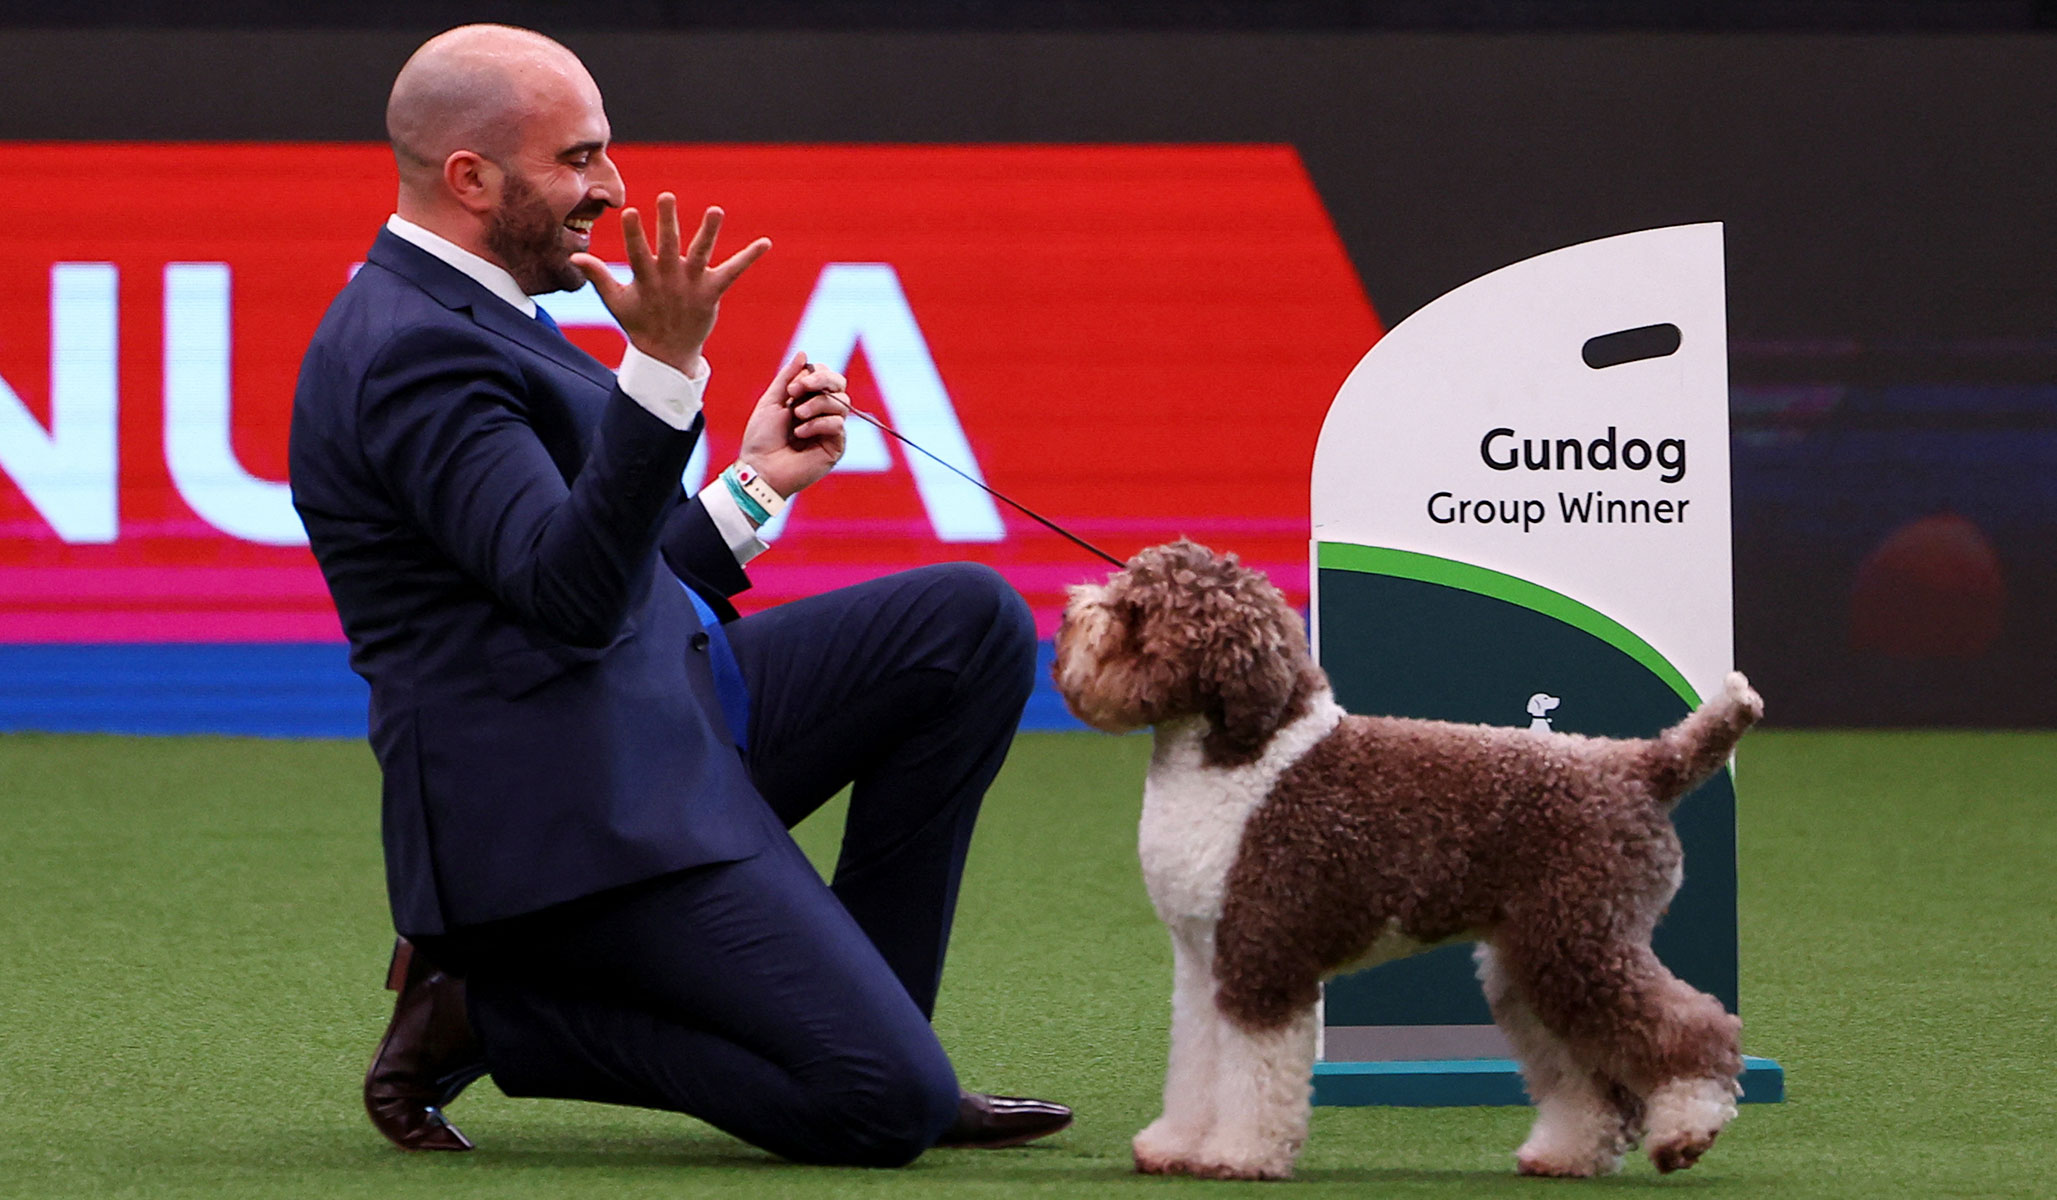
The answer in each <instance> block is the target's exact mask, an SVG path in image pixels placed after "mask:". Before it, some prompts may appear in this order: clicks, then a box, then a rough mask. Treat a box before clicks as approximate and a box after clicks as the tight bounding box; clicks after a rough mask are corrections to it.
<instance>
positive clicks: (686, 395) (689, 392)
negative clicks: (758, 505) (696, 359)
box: [614, 346, 741, 515]
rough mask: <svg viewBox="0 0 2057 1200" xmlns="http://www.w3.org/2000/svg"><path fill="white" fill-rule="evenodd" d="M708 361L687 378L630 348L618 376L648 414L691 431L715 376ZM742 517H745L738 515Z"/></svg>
mask: <svg viewBox="0 0 2057 1200" xmlns="http://www.w3.org/2000/svg"><path fill="white" fill-rule="evenodd" d="M712 373H713V371H712V368H710V367H709V366H708V365H707V360H706V359H705V358H702V359H701V360H700V374H699V375H698V376H697V377H695V376H690V375H687V374H686V373H685V372H683V371H681V370H679V369H678V368H677V367H674V366H672V365H671V364H670V363H666V362H659V361H658V360H657V359H654V358H651V357H650V356H649V355H647V354H645V353H643V352H642V351H641V350H638V349H636V348H635V347H634V346H630V347H629V348H628V350H627V352H625V353H624V354H623V355H622V356H621V369H620V370H618V371H616V372H615V373H614V378H615V381H616V382H618V383H620V384H621V390H622V392H623V394H625V395H627V396H628V398H629V399H631V400H633V401H635V402H636V403H637V404H639V405H641V406H642V407H643V409H644V411H646V412H648V413H649V414H650V415H651V416H653V417H656V418H657V419H658V420H660V421H662V422H664V423H665V424H666V425H669V426H671V427H672V428H673V429H679V430H684V429H690V428H692V425H693V418H694V417H697V416H699V415H700V396H701V394H702V393H703V392H705V391H706V390H707V377H708V376H709V375H710V374H712ZM738 515H741V514H738Z"/></svg>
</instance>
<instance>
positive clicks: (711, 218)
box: [686, 205, 722, 271]
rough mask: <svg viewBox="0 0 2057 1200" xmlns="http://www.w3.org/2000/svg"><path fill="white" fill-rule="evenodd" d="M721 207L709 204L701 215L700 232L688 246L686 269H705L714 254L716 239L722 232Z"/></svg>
mask: <svg viewBox="0 0 2057 1200" xmlns="http://www.w3.org/2000/svg"><path fill="white" fill-rule="evenodd" d="M721 217H722V212H721V209H720V208H718V207H715V206H713V205H709V206H708V208H707V211H706V212H704V213H702V214H701V215H700V232H698V233H696V234H694V235H693V244H692V245H690V246H688V247H686V269H687V270H690V271H704V270H706V269H707V260H708V259H709V258H712V257H713V256H714V239H715V238H716V237H717V236H718V235H719V234H720V233H721Z"/></svg>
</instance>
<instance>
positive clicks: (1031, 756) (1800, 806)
mask: <svg viewBox="0 0 2057 1200" xmlns="http://www.w3.org/2000/svg"><path fill="white" fill-rule="evenodd" d="M1148 749H1149V746H1148V742H1147V741H1146V740H1145V739H1143V738H1139V737H1131V738H1103V737H1099V736H1095V735H1084V734H1079V735H1071V734H1063V735H1033V736H1026V737H1024V738H1022V739H1021V741H1020V743H1019V744H1018V745H1017V747H1016V749H1015V752H1014V755H1013V758H1012V759H1011V761H1010V762H1009V764H1008V767H1007V770H1006V772H1005V774H1004V775H1003V776H1002V778H1001V781H1000V783H999V785H998V786H997V787H996V788H995V790H994V792H993V794H992V796H991V797H990V798H989V800H988V802H987V808H986V816H985V818H984V821H983V823H982V825H981V829H980V833H979V839H978V841H977V843H976V845H975V847H974V851H973V856H972V861H971V866H970V872H969V876H968V879H967V882H966V885H965V890H964V903H963V908H962V910H961V914H960V919H959V921H958V927H957V936H956V940H955V944H954V947H953V951H952V960H951V965H950V970H949V974H948V976H947V978H946V981H945V988H944V995H943V1001H942V1005H941V1010H940V1011H939V1013H938V1014H937V1025H938V1027H939V1029H940V1030H941V1032H942V1035H943V1038H944V1041H945V1043H946V1044H947V1045H948V1046H949V1047H950V1048H951V1050H952V1052H953V1054H954V1056H955V1058H956V1060H957V1063H958V1066H959V1070H960V1073H961V1074H962V1076H963V1078H964V1079H965V1081H966V1083H967V1084H969V1085H971V1086H974V1087H980V1088H988V1089H997V1090H1006V1091H1014V1092H1019V1093H1026V1094H1031V1095H1044V1096H1050V1097H1053V1098H1058V1099H1062V1100H1065V1101H1068V1102H1070V1103H1072V1104H1074V1105H1075V1106H1076V1107H1077V1108H1078V1110H1079V1114H1080V1115H1079V1122H1078V1124H1077V1125H1076V1126H1075V1127H1074V1128H1073V1129H1072V1130H1070V1131H1068V1132H1066V1133H1064V1134H1062V1135H1060V1136H1058V1137H1057V1138H1055V1139H1052V1140H1051V1141H1050V1142H1049V1143H1047V1144H1045V1145H1041V1146H1033V1147H1026V1148H1022V1149H1018V1150H1011V1151H999V1152H986V1153H979V1152H971V1151H955V1152H950V1151H938V1152H934V1153H931V1154H929V1155H927V1156H925V1157H924V1158H923V1159H921V1160H920V1162H918V1163H917V1164H916V1165H914V1166H913V1167H911V1168H909V1169H907V1170H904V1171H897V1172H874V1171H857V1170H825V1169H820V1168H804V1167H791V1166H787V1165H785V1164H782V1163H779V1162H777V1161H775V1160H773V1159H770V1158H768V1157H766V1156H764V1155H762V1154H759V1153H757V1152H756V1151H753V1150H751V1149H749V1148H748V1147H745V1146H742V1145H740V1144H738V1143H736V1142H734V1141H732V1140H730V1139H729V1138H727V1137H724V1136H722V1135H721V1134H718V1133H716V1132H714V1131H712V1130H710V1129H708V1128H707V1127H705V1126H702V1125H699V1124H698V1123H696V1122H693V1121H690V1120H687V1119H684V1118H680V1117H674V1116H668V1115H664V1114H657V1113H645V1112H636V1111H629V1110H621V1109H610V1108H604V1107H598V1106H591V1105H579V1104H569V1103H554V1102H545V1101H513V1100H508V1099H506V1098H504V1097H502V1096H500V1095H499V1094H498V1093H497V1092H496V1091H495V1090H494V1089H493V1087H492V1086H491V1085H490V1084H489V1083H482V1084H479V1085H477V1086H475V1087H474V1088H473V1089H472V1090H471V1091H470V1092H468V1093H467V1094H466V1095H465V1097H464V1098H463V1099H462V1100H460V1101H459V1102H458V1103H457V1104H456V1106H455V1107H454V1109H453V1114H454V1116H455V1117H456V1119H457V1120H458V1122H459V1123H460V1124H461V1125H462V1126H463V1127H464V1129H465V1130H466V1132H468V1133H470V1134H471V1135H472V1136H473V1137H474V1138H475V1139H476V1140H477V1141H478V1142H479V1143H480V1145H481V1147H482V1148H481V1149H480V1150H479V1151H478V1152H476V1153H473V1154H469V1155H444V1156H426V1155H404V1154H400V1153H398V1152H395V1151H393V1150H391V1149H389V1148H388V1147H387V1146H386V1145H385V1143H384V1142H382V1141H381V1140H380V1139H379V1138H378V1137H377V1136H376V1135H375V1134H374V1133H373V1132H372V1130H371V1128H370V1126H369V1125H368V1124H366V1122H365V1120H364V1117H363V1114H362V1112H361V1110H360V1109H359V1107H358V1081H359V1076H360V1073H361V1071H362V1070H363V1068H364V1064H365V1060H366V1058H367V1057H368V1055H369V1054H370V1051H371V1047H372V1044H373V1043H374V1041H375V1040H376V1039H377V1037H378V1034H379V1031H380V1029H381V1028H382V1026H383V1023H384V1019H385V1015H386V1012H387V1011H388V1004H389V997H388V995H387V994H386V993H385V992H383V991H381V990H379V986H378V985H379V982H380V978H381V973H382V970H383V968H384V966H385V954H386V950H387V946H388V944H389V943H388V936H389V935H388V928H389V927H388V925H387V923H386V917H385V912H384V900H383V891H382V888H383V885H382V882H381V875H380V869H379V851H378V838H377V829H376V823H377V803H376V795H377V778H376V770H375V768H374V766H373V764H372V761H371V757H370V754H369V752H368V751H367V750H366V749H365V748H364V747H363V746H361V745H357V744H345V743H332V742H266V741H246V740H233V739H210V738H191V739H161V740H160V739H135V738H112V737H106V738H99V737H44V736H28V735H15V736H7V737H0V1195H5V1196H23V1197H63V1196H125V1195H134V1196H195V1197H198V1196H206V1197H232V1196H249V1197H297V1196H363V1197H380V1198H382V1200H396V1198H403V1197H409V1196H424V1197H428V1196H434V1197H439V1198H453V1200H454V1198H457V1197H473V1196H477V1197H501V1198H512V1200H523V1198H526V1197H531V1196H534V1197H546V1196H547V1197H557V1196H585V1195H593V1196H602V1195H604V1196H610V1197H612V1196H643V1195H649V1196H666V1197H676V1196H698V1195H717V1194H728V1195H752V1196H758V1195H766V1196H798V1197H826V1196H840V1195H876V1194H884V1193H891V1194H896V1195H898V1194H906V1195H938V1196H940V1195H950V1196H958V1195H995V1196H997V1195H1013V1194H1017V1193H1058V1194H1078V1195H1086V1194H1092V1195H1098V1194H1101V1193H1102V1192H1109V1191H1114V1190H1120V1191H1124V1192H1127V1193H1130V1194H1145V1193H1163V1192H1166V1191H1168V1190H1175V1191H1181V1192H1184V1193H1191V1192H1193V1191H1194V1190H1196V1189H1197V1190H1217V1191H1235V1190H1238V1189H1241V1190H1245V1191H1247V1189H1248V1188H1249V1187H1250V1186H1260V1185H1236V1184H1208V1183H1199V1182H1195V1181H1188V1180H1163V1179H1143V1178H1139V1177H1136V1176H1133V1175H1131V1174H1130V1173H1129V1167H1128V1149H1127V1147H1128V1138H1129V1136H1130V1134H1132V1133H1133V1132H1134V1131H1135V1130H1136V1129H1138V1128H1140V1127H1141V1126H1142V1125H1143V1124H1144V1123H1145V1122H1146V1121H1148V1120H1149V1119H1150V1118H1151V1117H1152V1116H1153V1115H1154V1114H1155V1108H1154V1105H1155V1103H1156V1101H1157V1098H1158V1089H1159V1086H1160V1081H1161V1072H1162V1069H1163V1056H1164V1035H1165V1028H1164V1027H1165V1020H1166V1015H1167V1011H1168V997H1169V987H1170V968H1169V953H1168V950H1167V947H1166V945H1165V940H1164V937H1163V934H1162V933H1161V931H1160V930H1159V929H1158V928H1157V926H1156V924H1155V921H1154V920H1153V918H1152V917H1151V915H1150V911H1149V906H1148V903H1147V901H1146V899H1145V897H1144V895H1143V889H1142V885H1141V882H1140V880H1139V879H1138V877H1137V873H1136V868H1135V862H1134V851H1133V839H1134V829H1135V820H1136V812H1137V805H1138V797H1139V790H1140V785H1141V779H1142V772H1143V766H1144V761H1145V758H1146V756H1147V754H1148ZM2053 790H2057V735H2052V734H2007V733H1861V734H1830V733H1791V732H1778V731H1770V732H1760V733H1757V734H1755V735H1753V736H1752V737H1751V738H1750V740H1749V741H1748V742H1747V743H1746V744H1745V746H1744V754H1743V758H1742V763H1741V776H1740V789H1739V791H1740V804H1741V813H1742V816H1741V825H1742V830H1741V845H1742V907H1743V911H1742V944H1743V964H1742V967H1743V1016H1744V1020H1745V1022H1746V1033H1745V1039H1746V1043H1747V1048H1748V1049H1749V1050H1750V1051H1751V1052H1752V1053H1757V1054H1765V1055H1770V1056H1773V1057H1776V1058H1778V1059H1779V1060H1780V1061H1781V1062H1782V1063H1783V1064H1784V1066H1785V1068H1786V1070H1787V1072H1788V1087H1789V1095H1790V1101H1789V1102H1788V1103H1786V1104H1783V1105H1752V1106H1748V1107H1746V1108H1745V1109H1744V1110H1743V1114H1742V1116H1741V1117H1740V1118H1739V1119H1738V1120H1737V1122H1736V1123H1735V1125H1733V1126H1732V1127H1731V1128H1730V1131H1729V1132H1728V1134H1726V1135H1725V1136H1724V1137H1723V1138H1722V1140H1721V1142H1720V1143H1719V1144H1718V1145H1717V1146H1716V1147H1715V1149H1714V1151H1713V1153H1712V1154H1710V1155H1709V1157H1708V1158H1707V1159H1706V1160H1705V1161H1704V1162H1703V1163H1702V1164H1701V1165H1700V1166H1699V1167H1698V1168H1696V1169H1694V1170H1692V1171H1690V1172H1686V1173H1684V1174H1681V1175H1676V1176H1671V1177H1666V1178H1661V1179H1660V1178H1659V1177H1657V1176H1656V1175H1655V1174H1654V1173H1653V1172H1652V1170H1651V1168H1650V1166H1649V1165H1648V1163H1647V1162H1646V1161H1644V1160H1642V1159H1640V1158H1638V1159H1634V1160H1632V1161H1631V1162H1630V1164H1629V1166H1628V1167H1627V1169H1626V1170H1625V1171H1624V1172H1623V1173H1622V1174H1621V1175H1620V1176H1617V1177H1614V1178H1612V1179H1607V1180H1601V1181H1596V1182H1592V1183H1564V1182H1556V1181H1542V1180H1524V1179H1520V1178H1517V1177H1516V1176H1515V1175H1514V1173H1513V1160H1512V1152H1513V1149H1514V1147H1515V1146H1516V1145H1517V1144H1518V1143H1519V1141H1520V1140H1521V1137H1522V1135H1523V1132H1524V1131H1525V1129H1526V1126H1527V1113H1526V1111H1525V1110H1517V1109H1415V1110H1387V1109H1323V1110H1319V1111H1318V1112H1317V1113H1316V1116H1315V1121H1314V1132H1313V1136H1312V1139H1311V1141H1310V1144H1309V1146H1308V1149H1307V1151H1306V1153H1305V1155H1304V1157H1303V1159H1302V1163H1301V1169H1300V1174H1299V1180H1298V1182H1296V1183H1294V1184H1290V1185H1284V1186H1283V1188H1282V1189H1281V1190H1284V1191H1285V1193H1286V1194H1291V1195H1298V1194H1309V1195H1314V1194H1331V1193H1333V1194H1336V1195H1350V1196H1362V1197H1369V1196H1379V1197H1383V1196H1451V1197H1456V1196H1476V1195H1487V1196H1491V1195H1515V1194H1520V1195H1552V1196H1568V1195H1573V1194H1578V1193H1581V1192H1584V1191H1594V1192H1604V1193H1606V1194H1620V1193H1621V1192H1623V1191H1624V1190H1627V1191H1631V1192H1643V1191H1655V1190H1658V1189H1662V1190H1665V1191H1669V1192H1675V1193H1681V1194H1692V1195H1753V1196H1779V1197H1793V1196H1853V1197H1855V1196H1863V1197H1880V1196H2050V1195H2053V1194H2057V1171H2053V1170H2052V1169H2051V1168H2050V1167H2049V1166H2048V1154H2049V1147H2050V1146H2051V1145H2052V1144H2053V1142H2057V1033H2053V1026H2052V1006H2053V1002H2057V1000H2053V998H2057V886H2053V883H2052V880H2051V870H2052V866H2053V864H2057V832H2053V829H2057V820H2053V816H2057V814H2053V813H2052V811H2051V810H2052V801H2051V794H2052V791H2053ZM834 816H835V814H833V813H825V814H823V816H822V817H819V818H817V819H816V820H815V821H814V822H812V823H810V826H809V827H803V831H802V833H803V838H802V840H803V841H804V842H805V844H806V845H807V846H808V848H809V850H810V852H812V853H814V854H815V855H816V857H817V861H819V860H820V858H821V857H822V855H823V854H824V853H826V852H827V851H828V850H829V848H830V847H831V845H832V843H833V839H834V836H835V830H834V828H833V827H832V822H833V820H834ZM1690 869H1691V864H1690V863H1689V864H1688V870H1690ZM1261 1186H1277V1185H1261Z"/></svg>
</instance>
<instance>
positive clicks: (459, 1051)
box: [364, 938, 486, 1150]
mask: <svg viewBox="0 0 2057 1200" xmlns="http://www.w3.org/2000/svg"><path fill="white" fill-rule="evenodd" d="M386 987H387V989H388V990H391V991H395V992H398V993H400V996H399V999H397V1000H395V1001H394V1002H393V1020H392V1023H391V1024H389V1025H387V1026H386V1036H385V1037H384V1038H383V1039H382V1040H381V1041H380V1042H379V1048H378V1053H376V1054H374V1055H373V1056H372V1060H371V1070H369V1071H367V1072H365V1075H364V1111H365V1112H367V1113H369V1114H370V1115H371V1123H372V1125H373V1126H375V1127H376V1128H377V1129H378V1131H379V1132H380V1133H383V1134H385V1135H386V1137H387V1139H388V1140H390V1141H391V1142H392V1143H393V1144H394V1145H395V1146H398V1147H400V1148H401V1149H402V1150H469V1149H471V1140H470V1139H469V1138H467V1137H465V1136H464V1135H463V1134H462V1133H459V1132H458V1131H457V1127H456V1126H455V1125H452V1124H451V1123H450V1121H449V1118H447V1117H445V1116H444V1115H443V1106H444V1105H446V1104H448V1103H450V1102H451V1101H452V1100H455V1099H456V1098H457V1093H459V1092H461V1091H463V1090H464V1088H465V1085H466V1084H469V1083H470V1082H471V1081H472V1080H474V1079H477V1078H478V1077H479V1076H481V1075H483V1074H485V1073H486V1058H485V1050H484V1048H483V1047H481V1046H480V1045H479V1040H478V1038H477V1037H476V1036H475V1035H474V1034H473V1033H472V1031H471V1018H470V1017H469V1016H468V1015H467V1014H466V1012H465V1008H464V981H463V980H462V979H459V978H457V977H456V976H454V975H448V974H445V973H444V972H443V971H441V970H439V969H437V967H436V966H435V964H433V963H431V962H429V960H428V957H427V956H426V955H424V954H422V953H421V952H420V951H418V950H416V949H415V947H414V944H413V943H412V942H409V941H408V940H407V939H406V938H401V939H400V940H399V941H398V942H396V943H395V944H394V946H393V965H392V966H391V967H389V968H388V969H387V971H386Z"/></svg>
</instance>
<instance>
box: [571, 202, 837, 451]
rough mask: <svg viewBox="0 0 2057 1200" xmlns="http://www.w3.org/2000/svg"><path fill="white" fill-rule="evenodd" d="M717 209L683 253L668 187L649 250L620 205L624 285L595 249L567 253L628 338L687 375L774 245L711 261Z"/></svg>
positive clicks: (634, 215)
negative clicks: (748, 274)
mask: <svg viewBox="0 0 2057 1200" xmlns="http://www.w3.org/2000/svg"><path fill="white" fill-rule="evenodd" d="M721 215H722V214H721V210H720V209H719V208H709V209H708V210H707V212H706V214H705V215H704V216H702V217H701V218H700V232H699V233H698V234H696V235H694V237H693V244H692V245H691V246H688V247H687V248H686V252H685V255H684V256H683V257H681V256H680V254H679V213H678V199H677V197H675V196H673V195H672V194H671V193H670V192H662V193H660V194H659V195H658V197H657V248H656V250H655V252H654V253H653V252H652V250H651V248H650V242H649V239H648V238H647V237H646V236H645V235H644V233H643V215H642V214H641V213H639V212H637V211H636V210H635V209H633V208H625V209H623V210H622V213H621V237H622V241H623V242H624V243H625V244H626V246H627V248H628V256H629V271H630V274H631V275H632V278H631V280H630V281H629V282H628V283H625V284H624V283H617V282H615V279H614V276H613V274H611V273H610V272H609V271H608V270H607V264H606V263H604V262H601V261H600V260H599V259H598V258H595V257H594V256H593V255H591V254H574V255H572V256H571V263H572V265H573V266H575V267H577V268H578V269H579V271H580V272H581V273H583V274H584V275H585V277H586V278H587V279H589V280H591V281H592V284H593V288H594V290H595V291H597V292H599V293H600V299H601V301H602V302H603V303H604V304H606V305H607V311H608V312H611V313H613V314H614V319H615V320H616V321H619V322H621V328H622V332H624V333H626V334H627V335H628V339H629V344H630V345H632V346H634V347H635V348H636V349H638V350H641V351H642V352H643V353H645V354H647V355H649V356H650V357H652V358H654V359H656V360H658V361H659V362H663V363H668V364H670V365H671V366H674V367H677V368H678V369H679V370H680V371H683V372H684V373H686V374H687V375H698V374H699V373H700V369H701V368H700V348H701V347H702V346H704V345H706V344H707V335H708V334H710V333H712V332H713V331H714V317H715V313H716V311H717V310H718V309H719V308H720V307H721V297H722V294H723V293H724V292H726V291H728V290H729V285H730V284H733V283H734V282H735V281H736V279H737V278H738V277H739V276H741V275H742V273H743V272H744V271H746V270H748V269H749V267H750V264H751V263H754V262H756V261H757V260H758V259H759V258H761V257H763V255H764V252H765V251H767V250H769V249H771V239H770V238H758V239H757V240H756V241H754V242H751V243H750V244H749V245H747V246H745V247H743V248H742V249H741V250H738V251H736V252H735V254H733V255H731V256H730V257H729V259H728V261H726V262H724V263H722V264H721V265H720V266H718V267H710V266H709V265H708V260H709V259H710V258H712V257H713V255H714V238H715V235H716V234H718V233H720V232H721ZM839 440H840V435H839ZM838 452H839V453H840V451H838ZM773 486H777V485H776V484H774V485H773Z"/></svg>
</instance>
